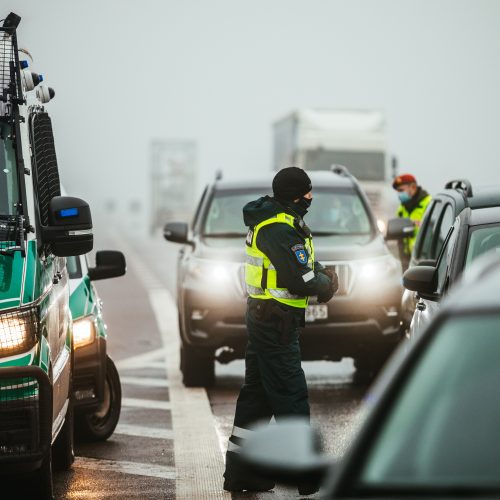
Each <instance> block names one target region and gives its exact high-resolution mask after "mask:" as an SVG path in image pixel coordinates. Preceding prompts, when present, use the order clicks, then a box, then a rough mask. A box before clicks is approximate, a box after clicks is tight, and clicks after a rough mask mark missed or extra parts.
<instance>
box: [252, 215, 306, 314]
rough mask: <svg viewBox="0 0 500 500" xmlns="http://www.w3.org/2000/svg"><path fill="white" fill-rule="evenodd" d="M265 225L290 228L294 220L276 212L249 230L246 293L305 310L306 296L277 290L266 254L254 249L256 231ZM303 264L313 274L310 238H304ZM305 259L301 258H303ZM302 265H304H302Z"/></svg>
mask: <svg viewBox="0 0 500 500" xmlns="http://www.w3.org/2000/svg"><path fill="white" fill-rule="evenodd" d="M269 224H288V225H289V226H290V227H293V228H294V229H295V226H294V218H293V217H292V216H291V215H289V214H287V213H285V212H282V213H279V214H277V215H275V216H273V217H270V218H269V219H266V220H264V221H262V222H260V223H259V224H257V225H256V226H254V227H253V228H250V230H249V231H248V235H247V241H246V243H247V244H246V262H245V281H246V286H247V292H248V294H249V295H250V297H253V298H254V299H263V300H268V299H274V300H277V301H278V302H281V303H282V304H286V305H288V306H292V307H298V308H302V309H305V308H306V307H307V304H308V302H309V297H307V296H306V297H301V296H299V295H294V294H293V293H291V292H290V291H289V290H288V289H287V288H279V287H278V272H277V270H276V268H275V267H274V266H273V264H272V263H271V261H270V259H269V258H268V257H267V255H266V254H265V253H264V252H262V251H261V250H260V249H259V248H258V247H257V236H258V234H259V231H260V230H261V229H262V228H263V227H264V226H268V225H269ZM304 247H305V250H306V252H307V265H308V267H309V268H310V269H311V271H310V272H312V273H314V246H313V242H312V237H309V238H305V243H304ZM304 257H305V256H304ZM304 263H305V262H304Z"/></svg>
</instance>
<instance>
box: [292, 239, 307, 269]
mask: <svg viewBox="0 0 500 500" xmlns="http://www.w3.org/2000/svg"><path fill="white" fill-rule="evenodd" d="M291 250H292V252H293V253H294V254H295V258H296V259H297V260H298V261H299V264H303V265H305V264H307V261H308V260H309V256H308V255H307V250H306V248H305V247H304V245H302V244H299V245H294V246H293V247H291Z"/></svg>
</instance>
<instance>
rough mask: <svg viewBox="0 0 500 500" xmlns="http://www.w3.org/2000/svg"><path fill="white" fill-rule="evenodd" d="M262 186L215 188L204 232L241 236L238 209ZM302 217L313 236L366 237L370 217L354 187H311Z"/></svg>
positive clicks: (243, 232) (255, 196) (258, 193)
mask: <svg viewBox="0 0 500 500" xmlns="http://www.w3.org/2000/svg"><path fill="white" fill-rule="evenodd" d="M265 194H266V193H263V192H262V190H253V191H249V190H245V191H218V192H215V194H214V196H213V198H212V201H211V203H210V207H209V208H208V212H207V215H206V217H205V221H204V227H203V235H204V236H214V237H215V236H221V237H240V236H241V237H244V236H246V231H247V229H246V227H245V225H244V223H243V213H242V209H243V207H244V206H245V204H246V203H248V202H249V201H252V200H256V199H258V198H260V197H261V196H264V195H265ZM305 220H306V222H307V224H308V226H309V227H310V228H311V231H312V233H313V236H315V237H338V236H340V237H355V238H358V239H359V238H360V237H361V238H367V237H368V238H369V237H370V236H371V234H372V228H371V223H370V218H369V217H368V213H367V211H366V208H365V206H364V204H363V202H362V200H361V198H360V197H359V195H358V194H357V192H356V191H355V190H352V189H324V188H323V189H322V188H319V189H315V190H313V202H312V205H311V208H310V209H309V211H308V213H307V215H306V216H305Z"/></svg>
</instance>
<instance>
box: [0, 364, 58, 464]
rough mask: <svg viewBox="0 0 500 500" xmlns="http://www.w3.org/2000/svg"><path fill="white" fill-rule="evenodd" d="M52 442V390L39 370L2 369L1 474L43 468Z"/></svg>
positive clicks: (0, 418)
mask: <svg viewBox="0 0 500 500" xmlns="http://www.w3.org/2000/svg"><path fill="white" fill-rule="evenodd" d="M51 441H52V387H51V384H50V381H49V377H48V375H47V374H46V373H45V372H44V371H43V370H42V369H41V368H40V367H38V366H23V367H18V366H13V367H6V368H0V474H9V473H13V472H24V471H32V470H35V469H37V468H39V467H40V466H41V464H42V461H43V459H44V457H45V456H46V455H47V453H48V451H49V449H50V446H51Z"/></svg>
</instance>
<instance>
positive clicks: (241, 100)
mask: <svg viewBox="0 0 500 500" xmlns="http://www.w3.org/2000/svg"><path fill="white" fill-rule="evenodd" d="M1 5H2V11H3V12H2V14H4V15H6V14H7V13H8V12H9V11H10V10H13V11H15V12H17V13H18V14H20V15H21V16H22V17H23V21H22V24H21V29H20V32H19V41H20V46H22V47H27V48H28V49H29V50H30V51H31V52H32V54H33V56H34V57H35V64H34V66H33V69H34V70H36V71H39V72H41V73H43V74H44V75H45V78H46V80H47V83H48V84H50V85H51V86H53V87H54V88H55V90H56V99H55V100H54V101H53V102H52V103H50V104H49V106H48V107H49V111H50V113H51V115H52V118H53V124H54V128H55V133H56V146H57V152H58V157H59V164H60V169H61V172H62V177H63V181H64V183H65V184H66V185H67V186H68V189H69V190H70V191H71V194H75V195H81V196H83V197H85V198H86V199H87V200H88V201H89V202H90V203H91V204H92V206H93V208H94V212H98V211H100V210H103V206H104V202H105V200H106V199H115V200H117V202H118V208H119V209H120V210H121V209H123V210H124V209H125V207H127V206H128V204H129V202H130V200H131V199H140V200H143V201H144V209H145V210H147V209H148V197H149V168H150V165H149V161H150V157H149V146H150V142H151V140H152V139H157V138H160V139H161V138H165V139H193V140H196V141H198V143H199V154H200V156H199V168H200V178H199V179H198V184H199V185H200V186H201V184H202V183H203V182H204V181H206V180H207V179H211V178H212V176H213V174H214V172H215V170H216V169H222V170H223V171H224V173H225V175H227V176H228V177H229V176H233V177H234V176H237V175H238V174H241V173H244V172H246V173H248V171H253V172H264V171H266V170H269V169H270V168H271V160H272V134H271V123H272V122H273V121H274V120H275V119H277V118H279V117H281V116H283V115H285V114H287V113H288V112H290V111H291V110H293V109H296V108H300V107H327V108H351V107H354V108H369V109H370V108H376V109H382V110H383V111H385V113H386V117H387V126H388V142H389V149H390V152H391V153H393V154H396V155H397V156H398V158H399V160H400V165H401V170H402V171H411V172H413V173H415V174H416V175H417V177H418V179H419V180H420V181H421V183H422V184H423V185H424V186H425V187H427V188H428V189H429V190H430V191H435V190H437V189H439V188H440V187H441V186H442V185H443V183H444V182H445V181H446V180H448V179H449V178H450V177H459V176H465V177H469V178H470V179H471V180H473V181H474V182H477V183H489V182H491V181H492V179H493V178H495V177H496V179H495V180H497V179H498V172H499V166H498V165H499V158H500V140H499V135H500V134H499V127H500V68H499V60H500V57H499V56H500V30H499V29H498V27H499V26H500V1H496V0H490V1H486V0H469V1H460V0H449V1H444V0H427V1H424V0H415V1H409V0H406V1H404V0H384V1H380V0H378V1H361V0H357V1H353V0H345V1H332V0H330V1H328V0H308V1H305V0H304V1H292V0H272V1H271V0H247V1H243V0H240V1H236V0H204V1H202V0H198V1H195V0H178V1H172V0H144V1H142V2H137V1H130V0H100V1H97V0H86V1H75V0H46V1H44V2H40V1H34V0H3V1H2V3H1ZM4 15H2V16H0V17H4ZM499 182H500V181H499Z"/></svg>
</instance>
